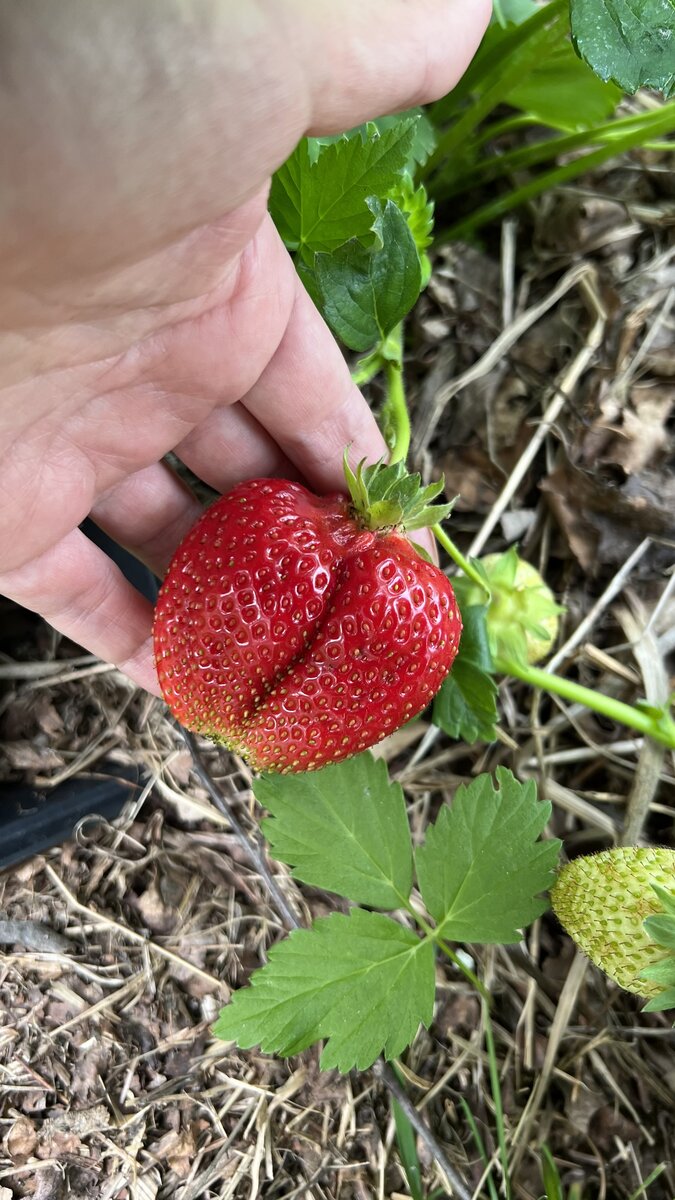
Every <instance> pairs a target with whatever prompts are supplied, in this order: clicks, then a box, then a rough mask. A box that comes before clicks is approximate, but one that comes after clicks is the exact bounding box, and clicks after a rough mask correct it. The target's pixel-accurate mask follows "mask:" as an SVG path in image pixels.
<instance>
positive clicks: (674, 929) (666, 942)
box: [643, 913, 675, 950]
mask: <svg viewBox="0 0 675 1200" xmlns="http://www.w3.org/2000/svg"><path fill="white" fill-rule="evenodd" d="M643 924H644V927H645V931H646V933H647V934H648V935H649V937H650V938H651V939H652V941H653V942H657V944H658V945H659V946H665V948H666V950H675V917H673V916H672V915H671V914H670V913H668V914H666V913H663V914H660V913H659V914H658V915H657V916H654V917H647V918H646V920H645V921H644V922H643Z"/></svg>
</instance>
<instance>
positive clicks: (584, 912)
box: [551, 846, 675, 1008]
mask: <svg viewBox="0 0 675 1200" xmlns="http://www.w3.org/2000/svg"><path fill="white" fill-rule="evenodd" d="M655 886H656V888H657V889H658V890H659V893H660V895H661V897H662V900H663V903H661V902H660V900H659V895H657V892H656V891H655V890H654V887H655ZM551 903H552V905H553V910H554V912H555V914H556V916H557V917H558V920H559V921H560V923H561V924H562V925H564V927H565V929H566V930H567V932H568V933H569V934H570V936H571V937H572V938H574V941H575V942H576V943H577V945H578V946H579V947H580V948H581V949H582V950H583V952H584V954H587V955H588V957H589V958H590V959H591V961H592V962H594V963H595V965H596V966H598V967H601V968H602V970H603V971H604V972H605V973H606V974H607V975H609V977H610V979H613V980H615V982H616V983H618V984H620V986H621V987H623V988H625V989H626V991H628V992H635V993H636V994H637V995H639V996H647V997H657V996H659V995H661V994H662V993H663V992H664V988H663V986H662V984H663V983H666V982H668V980H667V978H666V975H667V974H669V970H668V961H667V960H668V959H669V958H670V957H671V956H672V951H671V950H670V949H669V943H668V941H667V940H666V944H665V945H660V944H659V943H658V941H657V940H654V939H655V937H658V933H659V930H662V931H663V935H664V938H666V939H667V938H668V936H669V935H668V933H667V927H668V925H669V923H672V924H673V927H674V928H673V932H674V933H675V917H674V916H673V915H672V914H671V915H668V913H669V910H671V906H672V912H673V913H675V850H668V849H665V848H659V847H655V846H622V847H619V848H617V849H614V850H604V851H603V852H602V853H601V854H592V855H590V856H588V857H584V858H575V859H574V860H573V861H572V862H571V863H568V864H567V865H566V866H564V867H563V868H562V870H561V871H560V874H559V875H558V878H557V880H556V882H555V884H554V886H553V888H552V890H551ZM664 905H665V906H666V908H665V913H666V915H664ZM656 914H659V916H658V918H657V917H656ZM645 918H650V920H649V921H648V924H647V928H648V929H649V931H650V933H652V935H653V936H652V937H650V936H649V935H648V933H647V932H646V930H645V928H644V926H643V922H644V921H645ZM657 963H658V964H659V969H658V972H657V973H658V974H659V975H660V976H662V978H660V979H659V980H658V981H653V979H649V978H644V977H642V972H643V971H644V970H645V968H649V971H650V974H651V973H652V970H653V968H654V967H655V964H657ZM662 968H663V969H662ZM653 1007H655V1008H656V1007H657V1005H654V1006H653ZM658 1007H661V1006H658ZM664 1007H665V1006H664Z"/></svg>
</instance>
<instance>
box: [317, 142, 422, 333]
mask: <svg viewBox="0 0 675 1200" xmlns="http://www.w3.org/2000/svg"><path fill="white" fill-rule="evenodd" d="M320 161H321V160H320ZM371 204H372V207H373V210H374V211H375V213H376V219H375V222H373V219H372V212H371V222H370V223H371V226H372V228H373V229H374V230H375V231H376V232H377V234H378V238H379V239H380V240H381V243H382V245H381V248H380V249H376V250H366V249H364V247H363V246H362V245H361V244H360V242H358V241H356V240H352V241H350V242H347V244H346V245H345V246H341V247H340V248H339V249H338V250H336V251H335V252H334V253H333V254H317V255H316V256H315V259H314V272H315V279H316V284H317V288H318V291H319V293H320V295H321V308H322V311H323V315H324V317H325V319H326V321H327V322H328V324H329V325H330V327H331V329H332V330H333V332H334V333H335V334H336V335H337V336H338V337H339V338H340V339H341V340H342V341H343V342H344V344H345V345H346V346H349V348H350V349H351V350H369V349H370V348H371V347H372V346H374V345H375V344H376V342H378V341H382V340H383V339H384V338H386V336H387V334H388V333H390V332H391V330H392V329H393V328H394V327H395V326H396V325H398V323H399V321H401V320H402V319H403V317H404V316H406V314H407V313H408V312H409V311H410V309H411V308H412V306H413V304H414V303H415V301H416V300H417V297H418V296H419V293H420V288H421V282H422V272H421V267H420V260H419V256H418V253H417V250H416V247H415V241H414V238H413V236H412V234H411V232H410V229H409V228H408V224H407V221H406V219H405V217H404V216H403V213H402V212H401V210H400V209H399V208H397V206H396V205H395V204H394V203H393V202H392V201H391V200H387V202H386V204H385V206H384V209H383V210H379V209H378V208H377V207H376V205H377V201H375V200H371Z"/></svg>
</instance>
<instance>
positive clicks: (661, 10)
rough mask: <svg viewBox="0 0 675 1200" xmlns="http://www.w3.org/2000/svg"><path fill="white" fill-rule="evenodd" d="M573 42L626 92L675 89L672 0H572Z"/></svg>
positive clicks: (597, 70) (601, 73)
mask: <svg viewBox="0 0 675 1200" xmlns="http://www.w3.org/2000/svg"><path fill="white" fill-rule="evenodd" d="M570 22H571V26H572V38H573V40H574V45H575V47H576V49H577V51H578V52H579V54H580V55H581V57H582V58H583V59H585V60H586V62H587V63H588V64H589V66H591V67H592V68H593V70H594V71H595V73H596V75H599V76H600V78H601V79H605V80H608V79H611V80H613V81H614V82H615V83H616V84H618V85H619V87H620V88H623V90H624V91H626V92H630V93H632V92H636V91H637V89H638V88H639V87H652V88H657V89H658V90H659V91H661V92H663V93H664V94H665V95H666V96H670V95H671V94H672V92H673V90H674V89H675V4H674V3H673V0H571V2H570Z"/></svg>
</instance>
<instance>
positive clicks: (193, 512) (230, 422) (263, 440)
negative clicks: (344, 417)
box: [91, 404, 298, 576]
mask: <svg viewBox="0 0 675 1200" xmlns="http://www.w3.org/2000/svg"><path fill="white" fill-rule="evenodd" d="M176 454H177V455H178V457H179V458H181V459H182V460H183V462H184V463H185V464H186V465H187V466H188V467H189V468H190V470H191V471H193V472H194V473H195V475H197V476H198V478H199V479H202V480H203V481H204V483H207V484H208V485H209V486H210V487H212V488H214V489H215V490H216V491H217V492H228V491H229V490H230V489H231V488H233V487H234V485H235V484H236V483H240V482H241V481H242V480H244V479H256V478H261V477H262V476H267V475H276V476H279V477H281V478H284V479H295V478H297V477H298V472H297V470H296V469H295V468H294V467H293V465H292V464H291V463H290V462H289V461H288V459H287V458H286V456H285V455H284V454H282V452H281V450H280V449H279V447H278V446H277V445H276V444H275V443H274V442H273V441H272V439H271V438H270V436H269V435H268V434H267V433H265V431H264V429H262V428H261V427H260V425H259V424H258V422H257V421H256V420H255V419H254V418H253V417H252V416H251V415H250V413H248V412H246V410H245V409H242V408H241V406H240V405H238V404H235V405H232V406H231V407H223V408H218V409H216V410H215V411H214V412H213V413H212V414H211V415H210V416H209V417H208V418H207V419H206V420H205V421H203V422H201V424H200V425H199V426H198V427H197V428H196V429H195V430H194V431H193V432H192V433H191V434H190V435H189V437H187V438H185V440H184V441H182V442H181V443H180V444H179V445H178V446H177V447H176ZM202 510H203V505H202V504H201V503H200V502H199V500H198V499H197V498H196V497H195V495H194V494H193V493H192V492H191V491H190V489H189V488H188V487H187V485H186V484H185V483H183V481H182V480H181V479H180V478H179V477H178V475H176V473H175V472H174V471H172V470H171V469H170V468H169V467H168V466H167V465H166V464H165V463H155V464H153V465H152V466H150V467H146V468H145V469H144V470H141V471H135V472H134V473H133V475H129V476H128V477H127V478H126V479H123V480H121V481H120V482H119V483H117V484H115V485H114V486H113V487H111V488H109V489H108V491H107V492H105V493H104V495H102V496H101V497H100V498H99V499H98V500H97V502H96V504H95V505H94V507H93V508H92V511H91V516H92V517H93V519H94V521H96V524H97V525H99V526H100V527H101V529H103V530H105V532H106V533H107V534H109V535H110V537H112V538H114V539H115V541H116V542H119V543H120V545H121V546H125V547H126V549H127V550H130V551H131V553H132V554H134V555H135V556H136V558H138V559H140V561H141V562H143V563H145V564H146V566H148V567H149V568H150V570H151V571H153V572H154V573H155V574H156V575H160V576H162V575H164V574H165V572H166V569H167V567H168V565H169V563H170V561H171V559H172V558H173V555H174V553H175V551H176V549H177V547H178V546H179V544H180V542H181V541H182V540H183V538H184V537H185V535H186V534H187V533H188V532H189V530H190V529H191V528H192V526H193V525H194V523H195V521H196V520H197V518H198V517H199V516H200V514H201V512H202Z"/></svg>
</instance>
